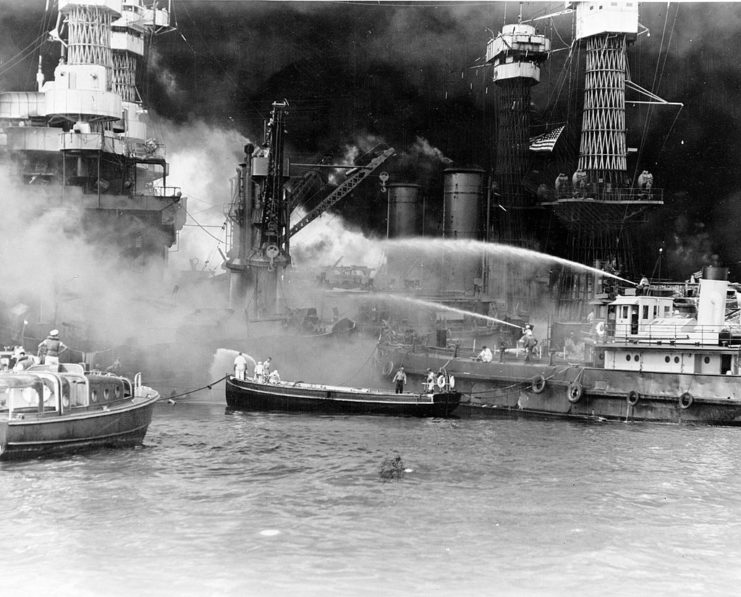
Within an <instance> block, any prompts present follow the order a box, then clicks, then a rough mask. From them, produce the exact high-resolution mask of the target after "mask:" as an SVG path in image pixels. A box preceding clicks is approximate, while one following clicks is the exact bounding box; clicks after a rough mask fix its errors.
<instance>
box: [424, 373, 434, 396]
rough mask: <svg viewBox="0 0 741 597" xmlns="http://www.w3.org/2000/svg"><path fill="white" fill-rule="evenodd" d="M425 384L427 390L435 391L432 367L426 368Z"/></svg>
mask: <svg viewBox="0 0 741 597" xmlns="http://www.w3.org/2000/svg"><path fill="white" fill-rule="evenodd" d="M425 385H426V390H427V391H428V392H430V393H432V392H434V391H435V372H434V371H433V370H432V369H427V379H426V380H425Z"/></svg>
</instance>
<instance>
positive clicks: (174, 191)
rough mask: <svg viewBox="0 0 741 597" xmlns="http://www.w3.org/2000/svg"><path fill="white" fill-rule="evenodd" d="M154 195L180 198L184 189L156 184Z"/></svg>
mask: <svg viewBox="0 0 741 597" xmlns="http://www.w3.org/2000/svg"><path fill="white" fill-rule="evenodd" d="M153 191H154V196H155V197H162V198H163V199H164V198H173V199H174V198H175V197H177V198H180V197H182V195H183V189H182V188H180V187H171V186H161V185H155V186H154V187H153Z"/></svg>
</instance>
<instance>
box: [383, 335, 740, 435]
mask: <svg viewBox="0 0 741 597" xmlns="http://www.w3.org/2000/svg"><path fill="white" fill-rule="evenodd" d="M389 362H392V363H394V366H398V365H403V366H404V368H405V371H406V373H407V375H408V376H411V377H412V378H418V379H422V378H423V377H424V376H425V373H426V371H427V369H428V368H429V369H432V370H434V371H437V370H438V369H440V368H441V367H444V368H445V369H446V371H447V373H448V374H449V375H452V376H454V377H455V383H456V386H455V387H456V390H458V391H460V392H461V393H462V394H463V399H462V400H461V405H460V407H459V408H458V411H457V414H458V415H459V416H488V415H490V416H496V415H509V416H512V415H518V416H519V415H532V416H539V417H543V416H545V417H560V418H571V419H589V420H613V421H651V422H661V423H677V424H679V423H689V424H711V425H741V376H728V375H688V374H677V373H659V372H634V371H619V370H607V369H602V368H597V367H588V366H581V365H569V364H563V365H549V364H548V363H547V362H545V361H543V362H540V361H533V362H527V363H526V362H523V361H504V362H493V363H483V362H479V361H475V360H473V359H469V358H459V357H455V358H451V355H449V354H448V355H446V354H440V353H439V352H435V351H430V352H428V351H424V350H419V351H413V350H409V348H408V347H407V348H404V347H395V348H381V349H380V351H379V364H381V365H385V366H386V368H387V365H388V363H389Z"/></svg>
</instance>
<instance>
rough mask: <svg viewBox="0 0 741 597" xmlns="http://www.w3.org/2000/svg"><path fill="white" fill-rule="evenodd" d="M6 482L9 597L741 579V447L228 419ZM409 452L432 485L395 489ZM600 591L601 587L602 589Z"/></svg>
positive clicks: (159, 425)
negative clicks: (740, 451) (397, 462)
mask: <svg viewBox="0 0 741 597" xmlns="http://www.w3.org/2000/svg"><path fill="white" fill-rule="evenodd" d="M222 391H223V390H219V391H217V390H214V391H213V392H212V393H211V395H208V394H207V395H204V396H199V397H195V398H194V399H193V400H191V401H185V402H182V403H178V404H176V405H174V406H172V405H167V404H161V405H159V406H158V407H157V409H156V410H155V416H154V420H153V422H152V426H151V427H150V432H149V434H148V435H147V439H146V441H145V447H143V448H137V449H133V450H113V451H110V450H103V451H98V452H94V453H91V454H86V455H77V456H72V457H66V458H56V459H52V460H35V461H31V462H25V463H23V462H17V463H16V462H13V463H4V464H2V465H0V474H2V476H3V483H2V489H0V492H1V495H2V503H3V505H4V507H3V508H2V513H0V533H1V535H2V537H3V545H4V559H5V562H4V564H3V566H2V569H1V570H2V571H1V572H0V586H2V587H3V594H4V595H20V594H23V595H42V594H43V595H49V594H53V595H76V596H88V595H96V596H97V595H115V596H118V595H178V596H191V595H192V596H202V595H240V596H242V595H250V596H251V595H256V596H263V595H267V596H273V595H281V596H282V595H286V596H288V595H290V596H295V595H310V596H313V595H316V596H319V595H321V596H333V595H337V596H340V595H341V596H346V595H368V596H370V595H400V596H401V595H404V596H405V595H425V596H426V595H455V596H459V595H493V594H498V595H501V594H503V595H574V594H595V591H597V592H598V593H599V594H600V595H621V596H622V595H638V594H641V595H677V594H681V595H683V596H686V595H709V594H716V595H717V594H732V593H735V592H736V590H737V589H736V587H737V586H738V584H739V582H741V572H739V567H738V566H737V565H736V562H737V561H738V559H739V557H740V556H741V541H739V540H738V537H739V527H740V526H741V523H739V522H738V521H739V515H740V514H741V501H740V500H739V499H738V496H739V494H740V493H741V475H739V464H738V462H739V461H738V458H737V456H736V452H737V449H736V446H737V445H738V444H739V441H740V440H741V435H739V434H741V430H739V429H733V428H712V427H674V426H658V425H624V424H604V425H600V424H580V423H579V424H577V423H570V422H564V421H535V420H528V419H521V420H512V419H502V420H498V419H486V420H472V419H461V420H442V419H412V418H391V417H370V416H369V417H362V416H361V417H357V416H356V417H343V416H297V415H288V414H246V413H228V412H226V411H225V409H224V406H223V395H222V393H221V392H222ZM397 453H398V454H400V455H401V456H402V457H403V459H404V463H405V465H406V466H407V467H408V468H410V469H412V472H410V473H407V474H406V475H405V477H404V478H403V479H402V480H400V481H384V480H383V479H381V478H380V476H379V474H378V473H379V466H380V464H381V463H382V461H383V459H384V458H385V457H387V456H389V455H394V454H397ZM597 587H598V588H599V589H597Z"/></svg>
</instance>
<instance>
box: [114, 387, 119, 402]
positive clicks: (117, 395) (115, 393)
mask: <svg viewBox="0 0 741 597" xmlns="http://www.w3.org/2000/svg"><path fill="white" fill-rule="evenodd" d="M113 395H114V396H115V397H116V400H118V399H119V398H120V397H121V386H116V387H115V388H113Z"/></svg>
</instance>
